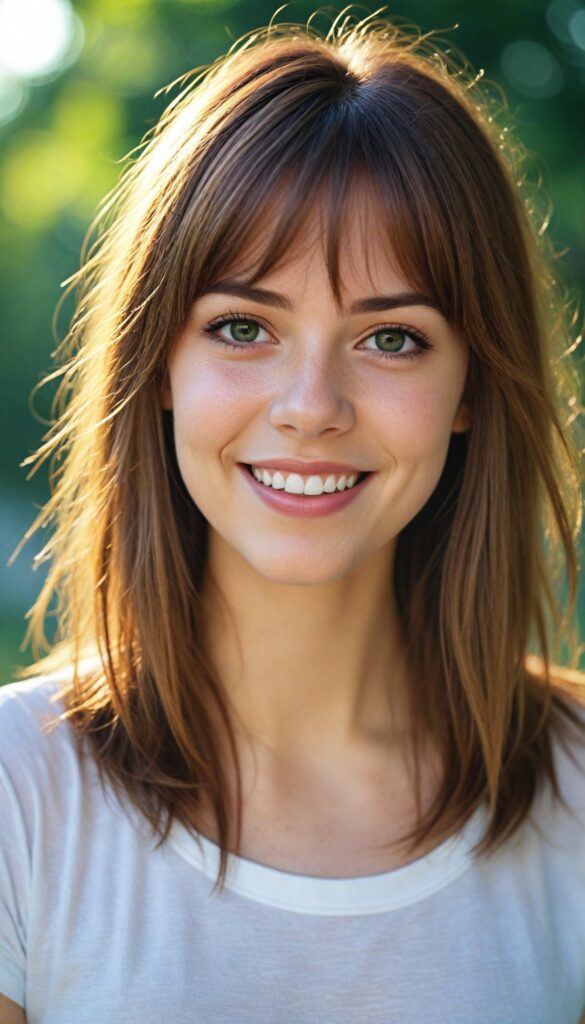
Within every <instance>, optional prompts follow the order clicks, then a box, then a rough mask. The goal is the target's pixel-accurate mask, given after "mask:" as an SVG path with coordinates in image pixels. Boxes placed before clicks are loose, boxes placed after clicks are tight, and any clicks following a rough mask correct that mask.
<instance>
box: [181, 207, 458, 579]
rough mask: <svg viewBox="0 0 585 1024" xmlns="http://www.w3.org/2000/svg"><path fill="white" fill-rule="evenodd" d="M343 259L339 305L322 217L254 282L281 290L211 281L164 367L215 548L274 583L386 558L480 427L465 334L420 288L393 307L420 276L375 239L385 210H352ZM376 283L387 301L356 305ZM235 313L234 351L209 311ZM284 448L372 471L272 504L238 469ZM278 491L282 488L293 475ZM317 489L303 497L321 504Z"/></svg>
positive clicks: (229, 334) (230, 334)
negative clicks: (348, 496) (468, 382)
mask: <svg viewBox="0 0 585 1024" xmlns="http://www.w3.org/2000/svg"><path fill="white" fill-rule="evenodd" d="M313 223H314V222H313ZM362 225H364V226H362ZM256 241H258V240H256ZM243 255H245V254H243ZM340 259H341V266H340V270H341V280H342V288H343V300H344V302H343V308H342V309H338V307H337V305H336V303H335V299H334V296H333V293H332V291H331V287H330V283H329V279H328V274H327V269H326V264H325V259H324V255H323V252H322V247H321V241H320V233H319V231H318V230H314V229H313V230H310V229H308V230H307V231H305V233H304V234H303V235H302V237H301V238H300V239H299V242H298V244H296V245H295V247H294V249H293V250H292V251H291V252H290V253H289V254H288V257H287V260H286V262H285V264H283V265H282V266H281V267H279V268H277V269H276V270H273V271H272V272H271V273H270V274H268V275H267V276H266V277H265V278H263V279H262V280H261V281H258V282H256V283H255V287H256V288H262V289H264V290H268V291H270V292H271V293H274V295H273V296H260V295H256V296H252V295H250V296H244V295H243V294H242V293H239V294H235V293H234V289H233V285H232V284H227V285H226V284H222V285H221V290H220V287H217V288H216V287H215V285H216V284H219V283H217V282H214V285H213V286H212V287H211V289H210V290H209V291H208V292H207V293H206V294H204V295H202V296H200V297H199V298H198V300H197V301H196V302H195V304H194V305H193V307H192V309H191V311H190V315H189V318H188V321H187V323H186V324H185V326H184V329H183V330H182V331H181V333H180V334H179V336H178V337H177V338H176V340H175V344H174V347H173V350H172V352H171V356H170V360H169V364H168V387H167V388H166V390H165V393H164V396H163V405H164V407H165V408H167V409H172V410H173V419H174V436H175V444H176V451H177V458H178V464H179V469H180V472H181V474H182V477H183V480H184V482H185V486H186V488H187V490H188V491H189V494H190V495H191V497H192V499H193V501H194V502H195V504H196V505H197V506H198V507H199V509H200V510H201V512H202V513H203V515H204V516H205V518H206V520H207V521H208V523H209V527H210V538H209V540H210V547H209V551H210V552H213V551H214V550H215V551H216V552H217V550H218V546H219V549H223V550H224V552H228V553H229V556H230V564H231V566H232V567H233V565H234V555H235V557H236V559H237V560H239V559H243V560H244V561H245V562H246V563H247V565H248V566H252V567H253V568H254V569H255V570H256V571H257V572H258V573H260V574H262V575H263V576H264V577H266V578H268V579H270V580H272V581H274V582H281V583H289V584H315V583H324V582H327V581H331V580H333V579H336V578H338V577H341V576H343V575H344V574H346V573H347V572H349V571H350V570H353V569H355V568H356V567H357V566H358V565H359V564H360V563H362V562H363V561H364V560H366V559H370V558H372V557H379V556H380V555H381V554H384V555H386V556H391V555H392V551H393V547H394V543H395V540H396V538H397V536H398V534H399V533H400V531H401V530H402V529H403V528H404V526H406V524H407V523H408V522H409V521H410V520H411V519H412V518H413V517H414V516H415V515H416V514H417V512H418V511H419V510H420V509H421V508H422V506H423V505H424V504H425V503H426V501H427V499H428V498H429V496H430V495H431V493H432V492H433V490H434V488H435V486H436V484H437V482H438V480H439V477H440V476H441V472H442V469H443V466H444V463H445V459H446V455H447V449H448V445H449V439H450V436H451V433H452V432H454V431H462V430H465V429H466V428H467V426H468V425H469V414H468V409H467V406H466V405H464V403H463V402H462V394H463V389H464V384H465V379H466V373H467V367H468V358H469V355H468V347H467V345H466V343H465V341H464V339H462V338H461V337H459V336H457V335H456V334H455V333H454V331H453V330H452V328H451V327H450V326H449V324H448V323H447V322H446V320H445V319H444V318H443V316H442V315H441V313H440V312H439V311H438V310H437V309H435V308H432V307H430V306H428V305H424V304H419V302H420V299H419V300H417V299H416V297H414V298H410V299H409V298H407V297H406V298H402V299H401V300H400V301H399V304H398V305H396V306H395V308H391V307H392V305H393V303H394V300H395V297H396V296H398V295H400V294H401V293H408V292H412V291H413V289H412V287H411V286H410V285H409V282H408V281H406V280H405V278H404V277H403V276H402V274H401V271H400V268H399V266H398V263H397V259H396V256H395V254H394V253H392V252H390V251H389V247H388V244H387V243H384V242H383V241H382V240H381V239H379V237H378V233H377V231H376V223H375V212H374V215H373V216H372V215H370V218H369V221H368V220H366V221H365V222H364V220H363V211H362V215H361V217H358V216H357V214H354V213H350V212H348V222H347V234H346V241H345V243H344V244H343V245H342V247H341V250H340ZM238 265H239V266H240V265H244V264H243V263H242V261H239V263H238ZM227 278H229V280H230V281H231V282H233V281H237V282H242V281H243V280H244V275H243V274H242V273H241V272H240V273H238V272H237V270H230V272H229V274H228V273H226V274H224V275H222V281H225V280H226V279H227ZM277 296H278V297H277ZM375 296H377V297H386V299H388V298H389V299H390V300H391V301H390V302H388V301H386V302H385V301H383V300H382V299H379V301H378V300H377V308H376V309H374V303H373V302H371V303H370V306H369V311H368V309H367V308H365V309H361V310H359V309H357V308H354V309H352V307H357V304H358V303H359V302H362V303H363V300H365V299H373V298H374V297H375ZM261 298H264V299H265V300H266V301H261ZM382 307H386V308H382ZM230 314H236V320H235V321H234V322H233V323H232V324H231V325H230V324H229V323H227V324H225V323H224V324H223V326H222V325H216V327H215V329H214V333H215V334H216V335H217V336H218V339H223V340H224V341H228V342H230V341H231V342H232V344H233V345H236V346H239V347H235V348H232V347H228V346H226V345H224V344H221V340H216V339H214V337H213V336H212V335H211V334H210V333H209V325H210V323H211V322H213V321H217V320H218V318H221V317H225V316H228V315H230ZM417 334H420V335H421V336H422V337H424V338H425V339H426V343H427V345H428V347H422V344H419V343H418V342H417ZM384 353H388V354H386V355H385V354H384ZM287 458H297V459H303V460H307V461H315V460H323V461H327V462H334V463H345V464H348V465H349V466H350V467H355V468H356V469H358V470H362V471H365V470H367V471H370V474H371V475H370V476H369V477H368V478H366V481H365V484H362V485H360V486H359V487H358V489H357V490H356V492H355V495H354V496H353V498H352V500H351V501H350V502H349V503H348V504H345V505H344V507H342V508H337V509H336V510H335V511H332V512H329V513H328V514H323V515H317V516H309V517H307V516H306V515H297V514H290V510H289V511H284V510H282V509H281V508H275V507H273V506H272V505H270V504H268V503H267V502H266V501H265V500H264V499H263V497H262V495H261V493H260V489H261V488H263V487H264V484H262V483H256V482H255V481H254V480H253V478H252V476H251V475H250V474H249V473H248V470H247V469H244V468H243V466H245V465H250V464H252V465H254V466H256V467H262V466H263V465H265V463H266V462H267V461H273V460H277V461H278V460H283V459H287ZM303 475H304V476H308V475H311V474H309V473H304V474H303ZM319 475H320V476H321V477H322V478H323V480H324V481H326V480H327V478H328V477H330V476H332V475H333V476H334V477H336V480H337V479H338V478H339V476H340V475H341V474H340V473H337V474H331V473H328V472H325V473H321V474H319ZM283 477H284V478H285V480H286V477H287V474H286V473H283ZM274 482H275V483H281V481H279V480H276V481H274ZM331 486H332V484H331V482H330V483H329V487H330V488H331ZM270 493H271V494H272V495H277V496H282V494H283V490H282V487H281V488H280V490H271V491H270ZM337 493H340V492H337ZM318 501H319V499H318V498H315V497H313V498H311V497H302V496H300V497H298V498H296V499H294V498H293V504H297V505H298V504H299V503H301V502H313V503H314V505H313V507H316V503H317V502H318ZM305 507H307V506H305ZM226 545H227V548H225V546H226Z"/></svg>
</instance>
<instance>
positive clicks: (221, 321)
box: [203, 311, 434, 359]
mask: <svg viewBox="0 0 585 1024" xmlns="http://www.w3.org/2000/svg"><path fill="white" fill-rule="evenodd" d="M239 320H244V321H246V323H252V324H255V325H256V326H257V327H261V328H262V330H264V331H268V328H267V327H264V325H263V324H262V323H261V322H260V321H259V320H258V319H257V318H256V317H254V316H248V315H247V314H246V313H237V312H235V311H234V312H232V311H229V312H228V313H226V314H225V315H224V316H220V317H217V318H216V319H215V320H211V321H210V322H209V323H208V324H206V326H205V327H204V328H203V330H204V331H205V333H206V334H208V335H210V337H211V340H212V342H214V343H215V344H218V345H224V346H225V347H226V348H231V349H236V350H237V351H238V352H241V351H242V349H246V348H257V347H258V345H257V344H254V343H253V342H242V343H240V344H238V343H237V342H235V341H227V339H226V338H222V337H221V335H219V334H217V333H216V331H218V330H219V329H220V328H221V327H225V325H226V324H231V323H234V321H239ZM381 331H402V332H404V334H406V336H407V337H409V338H412V340H413V341H415V342H416V344H417V345H418V349H417V351H416V352H402V353H401V352H383V351H382V350H380V351H379V352H376V353H374V354H375V355H379V356H382V358H383V359H418V358H419V357H420V356H421V355H422V354H423V352H424V351H426V350H428V349H432V348H434V346H433V345H431V343H430V341H429V340H428V338H427V337H426V335H424V334H423V333H422V331H419V330H416V329H415V328H414V327H409V326H408V325H407V324H381V325H380V326H379V327H376V328H375V329H374V330H373V331H372V332H371V333H370V334H368V336H367V338H364V341H367V340H368V339H369V338H371V337H372V336H373V335H374V334H379V333H380V332H381ZM269 333H270V332H269ZM366 351H368V352H372V351H373V350H372V349H366Z"/></svg>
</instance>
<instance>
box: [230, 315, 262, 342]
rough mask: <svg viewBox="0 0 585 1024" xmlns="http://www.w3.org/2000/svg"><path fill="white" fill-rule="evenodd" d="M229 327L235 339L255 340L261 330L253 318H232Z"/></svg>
mask: <svg viewBox="0 0 585 1024" xmlns="http://www.w3.org/2000/svg"><path fill="white" fill-rule="evenodd" d="M226 326H228V327H229V329H230V333H231V335H232V337H233V339H234V341H255V340H256V337H257V335H258V331H259V330H260V328H259V325H258V324H256V323H254V321H253V320H231V321H230V323H229V324H227V325H226Z"/></svg>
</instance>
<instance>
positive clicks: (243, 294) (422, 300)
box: [203, 280, 444, 316]
mask: <svg viewBox="0 0 585 1024" xmlns="http://www.w3.org/2000/svg"><path fill="white" fill-rule="evenodd" d="M214 293H219V294H222V295H238V296H240V298H243V299H250V300H251V301H252V302H259V303H261V304H262V305H265V306H275V307H276V308H277V309H286V310H288V311H289V312H292V310H293V304H292V302H291V301H290V299H287V298H286V296H285V295H281V294H280V293H279V292H272V291H269V290H268V289H267V288H258V287H254V286H253V285H249V284H244V283H243V282H241V281H230V280H226V281H215V282H214V283H213V284H211V285H210V286H209V288H206V289H205V291H204V292H203V295H210V294H214ZM401 306H427V307H429V308H430V309H434V310H436V311H437V313H440V314H441V316H443V315H444V314H443V311H442V309H441V308H440V307H439V306H438V304H437V303H436V302H435V301H434V300H433V299H431V298H429V297H428V295H423V294H422V293H421V292H397V293H396V294H395V295H372V296H370V297H369V298H365V299H357V300H356V301H355V302H353V303H352V304H351V306H350V307H349V313H350V314H351V315H352V316H355V315H357V314H358V313H381V312H384V310H387V309H398V308H399V307H401Z"/></svg>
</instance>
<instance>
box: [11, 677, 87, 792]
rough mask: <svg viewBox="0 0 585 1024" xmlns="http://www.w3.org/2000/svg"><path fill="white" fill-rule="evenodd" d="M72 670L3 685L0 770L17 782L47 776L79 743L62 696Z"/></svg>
mask: <svg viewBox="0 0 585 1024" xmlns="http://www.w3.org/2000/svg"><path fill="white" fill-rule="evenodd" d="M67 676H68V673H67V672H66V671H65V672H55V673H51V674H48V675H39V676H34V677H32V678H30V679H26V680H20V681H17V682H9V683H6V684H5V685H3V686H0V773H2V774H4V775H7V776H8V777H9V778H10V780H11V782H12V783H13V784H15V785H18V784H19V783H22V784H23V785H24V786H25V788H26V786H27V780H28V781H29V782H32V781H33V780H35V779H36V778H38V777H39V776H40V777H41V778H43V777H45V775H46V773H47V772H49V773H51V772H52V771H55V770H57V769H58V767H59V765H62V764H63V760H64V759H66V760H68V759H69V758H70V757H71V755H72V754H73V751H74V750H75V747H76V744H75V739H74V734H73V730H72V728H71V727H70V725H69V723H68V722H67V721H63V720H60V715H61V714H62V712H63V711H64V710H65V704H64V701H63V698H62V697H61V696H60V693H61V690H62V687H63V684H64V683H66V681H67Z"/></svg>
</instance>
